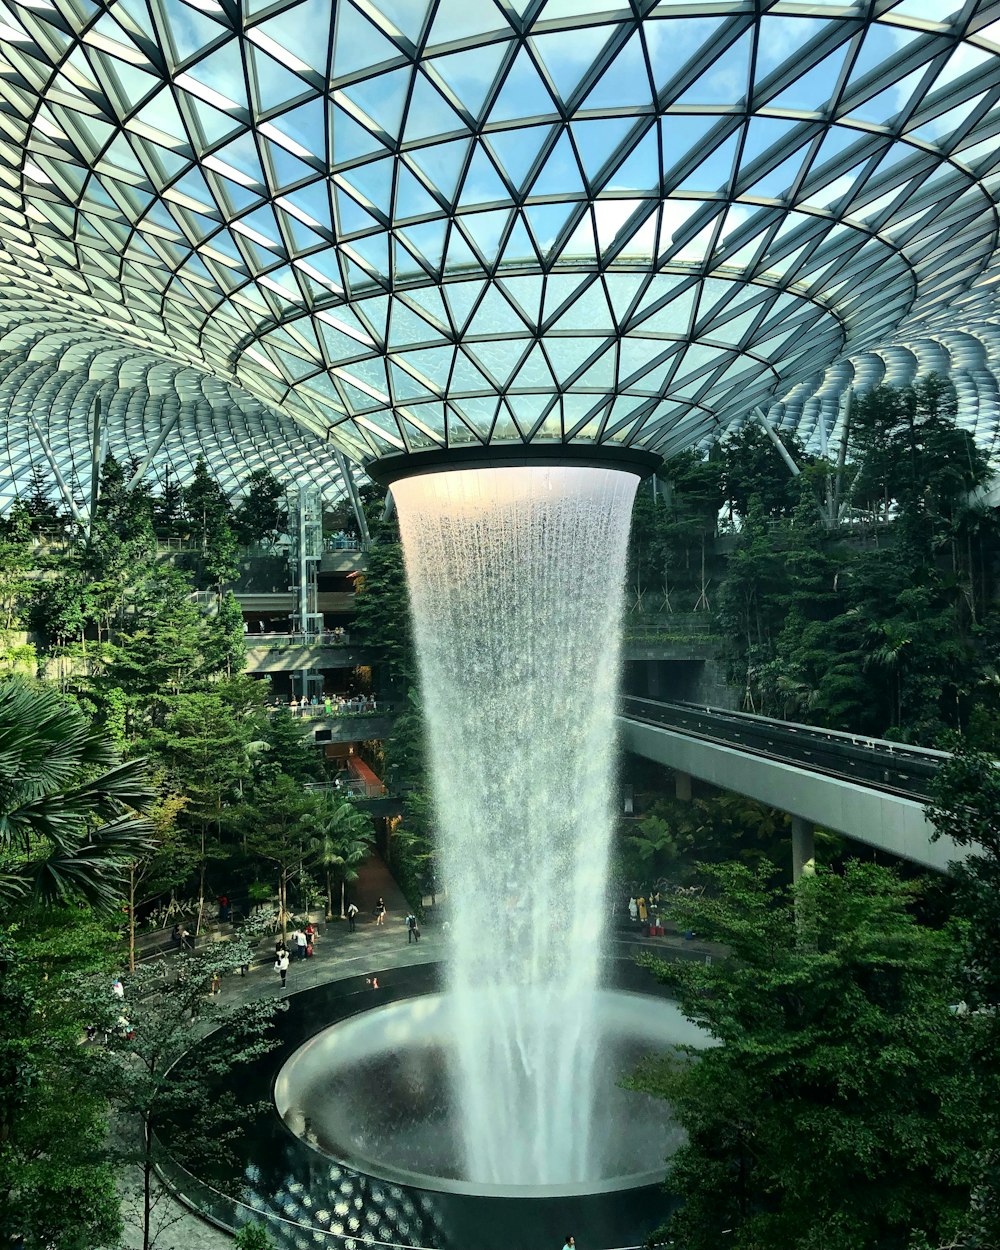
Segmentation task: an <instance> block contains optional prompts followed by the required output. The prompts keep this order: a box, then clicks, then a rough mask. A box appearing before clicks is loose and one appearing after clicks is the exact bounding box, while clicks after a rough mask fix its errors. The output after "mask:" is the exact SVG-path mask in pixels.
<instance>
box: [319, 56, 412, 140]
mask: <svg viewBox="0 0 1000 1250" xmlns="http://www.w3.org/2000/svg"><path fill="white" fill-rule="evenodd" d="M411 74H412V67H407V68H404V69H394V70H390V71H389V72H388V73H387V74H376V75H374V76H373V77H371V78H362V79H361V80H360V82H356V83H352V84H351V86H349V87H344V88H342V93H343V95H344V97H345V98H346V99H347V100H349V101H351V103H353V104H356V105H357V107H358V108H359V109H360V110H361V111H362V112H363V113H364V114H365V116H366V117H369V118H371V120H372V121H373V122H374V123H375V125H376V126H377V127H378V128H379V129H380V130H383V131H384V132H385V133H386V134H387V135H388V136H389V137H390V138H391V139H392V140H393V141H395V140H397V139H398V138H399V128H400V126H401V125H402V124H403V109H404V108H405V107H406V96H407V92H408V91H409V88H410V77H411ZM340 94H341V92H338V93H337V95H338V96H339V95H340Z"/></svg>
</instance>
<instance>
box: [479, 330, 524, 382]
mask: <svg viewBox="0 0 1000 1250" xmlns="http://www.w3.org/2000/svg"><path fill="white" fill-rule="evenodd" d="M527 346H528V344H527V341H525V342H523V343H521V342H518V341H517V340H513V341H512V340H510V339H488V340H483V339H480V340H477V341H475V342H471V343H467V344H466V345H465V347H466V351H468V352H469V354H470V355H472V356H473V357H474V358H475V359H476V360H477V361H478V362H479V364H480V367H481V368H482V369H483V370H484V371H485V372H486V373H488V374H489V376H490V377H491V378H493V380H494V381H495V382H496V384H497V386H501V387H503V386H506V385H507V383H508V382H509V381H510V379H511V377H512V376H513V375H514V372H515V371H516V369H517V367H518V365H519V364H520V362H521V356H522V355H523V354H524V352H525V351H526V349H527Z"/></svg>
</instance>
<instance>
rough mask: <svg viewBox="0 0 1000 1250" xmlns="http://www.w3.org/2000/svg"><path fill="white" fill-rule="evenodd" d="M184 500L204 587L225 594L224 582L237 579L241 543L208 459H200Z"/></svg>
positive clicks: (185, 491) (223, 492) (185, 515)
mask: <svg viewBox="0 0 1000 1250" xmlns="http://www.w3.org/2000/svg"><path fill="white" fill-rule="evenodd" d="M182 498H183V501H184V520H185V522H186V524H187V526H188V529H189V531H190V534H191V537H192V539H193V540H194V543H195V544H196V546H197V548H198V552H199V555H198V557H197V560H196V562H195V565H196V571H197V573H198V574H199V577H200V579H202V584H203V585H205V586H214V587H215V588H216V589H217V590H218V592H219V593H220V594H221V591H222V584H223V582H228V581H232V580H233V578H234V577H235V576H236V567H237V564H236V558H237V554H238V543H237V540H236V535H235V533H234V532H233V510H232V506H231V504H230V502H229V498H228V496H227V495H226V493H225V491H224V490H223V489H222V487H221V486H220V485H219V484H218V482H217V481H216V480H215V478H214V477H212V474H211V471H210V470H209V467H208V465H207V464H206V462H205V459H204V457H202V456H199V458H198V461H197V463H196V464H195V467H194V474H193V476H192V478H191V481H190V482H189V483H188V484H187V486H185V487H184V489H183V492H182Z"/></svg>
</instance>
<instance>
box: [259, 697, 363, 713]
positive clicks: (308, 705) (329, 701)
mask: <svg viewBox="0 0 1000 1250" xmlns="http://www.w3.org/2000/svg"><path fill="white" fill-rule="evenodd" d="M268 708H269V709H270V710H271V711H272V712H283V711H288V712H290V713H291V715H292V716H300V717H301V716H307V717H308V716H327V717H329V716H342V715H343V716H350V715H354V716H357V715H360V714H362V713H369V712H377V711H378V703H377V702H376V700H375V698H374V696H373V695H370V694H352V695H339V694H311V695H302V697H301V698H299V697H298V696H297V695H294V694H293V695H292V697H291V698H290V699H289V700H288V702H287V703H286V702H285V701H284V700H283V699H280V698H275V699H272V700H271V701H270V702H269V703H268Z"/></svg>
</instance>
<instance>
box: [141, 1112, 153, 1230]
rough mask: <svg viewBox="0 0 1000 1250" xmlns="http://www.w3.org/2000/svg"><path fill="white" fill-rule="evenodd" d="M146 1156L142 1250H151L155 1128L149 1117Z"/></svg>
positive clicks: (145, 1127) (144, 1129) (145, 1133)
mask: <svg viewBox="0 0 1000 1250" xmlns="http://www.w3.org/2000/svg"><path fill="white" fill-rule="evenodd" d="M142 1135H143V1146H144V1148H145V1149H144V1155H143V1160H142V1250H150V1248H151V1246H152V1244H153V1236H152V1229H151V1228H150V1223H151V1221H152V1215H153V1201H152V1199H153V1128H152V1125H151V1124H150V1122H149V1117H148V1116H146V1117H144V1119H143V1125H142Z"/></svg>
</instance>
